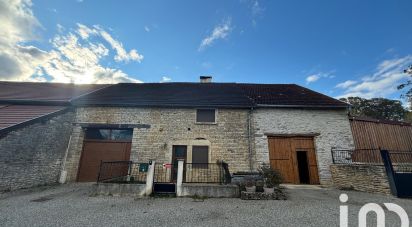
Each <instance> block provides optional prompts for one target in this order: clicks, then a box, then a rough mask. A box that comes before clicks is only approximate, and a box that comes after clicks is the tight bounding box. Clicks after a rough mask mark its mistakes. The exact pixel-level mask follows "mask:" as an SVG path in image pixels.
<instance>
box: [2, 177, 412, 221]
mask: <svg viewBox="0 0 412 227" xmlns="http://www.w3.org/2000/svg"><path fill="white" fill-rule="evenodd" d="M89 188H90V186H89V185H87V184H72V185H62V186H54V187H46V188H37V189H34V190H31V191H19V192H13V193H6V194H0V225H1V226H86V225H91V226H148V225H150V226H234V225H239V226H290V227H292V226H339V206H340V205H341V203H340V201H339V199H338V198H339V195H340V193H342V192H344V193H347V194H348V196H349V201H348V203H347V204H348V205H349V216H350V217H349V219H350V226H357V213H358V211H359V209H360V207H361V206H362V205H363V204H365V203H368V202H376V203H379V204H382V203H383V202H392V203H397V204H398V205H401V206H402V207H403V208H404V209H405V210H406V212H407V213H408V215H409V216H412V200H407V199H397V198H394V197H392V196H384V195H375V194H368V193H361V192H354V191H339V190H335V189H302V188H295V189H287V193H288V195H289V200H286V201H243V200H240V199H206V200H204V201H194V200H193V199H192V198H145V199H134V198H131V197H90V196H89ZM386 219H387V222H386V223H387V225H386V226H400V220H399V218H398V217H397V216H396V215H395V214H393V213H391V212H389V211H386ZM375 225H376V224H375ZM371 226H374V225H371Z"/></svg>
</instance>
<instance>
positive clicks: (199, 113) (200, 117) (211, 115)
mask: <svg viewBox="0 0 412 227" xmlns="http://www.w3.org/2000/svg"><path fill="white" fill-rule="evenodd" d="M215 112H216V110H215V109H198V110H196V122H198V123H215V122H216V113H215Z"/></svg>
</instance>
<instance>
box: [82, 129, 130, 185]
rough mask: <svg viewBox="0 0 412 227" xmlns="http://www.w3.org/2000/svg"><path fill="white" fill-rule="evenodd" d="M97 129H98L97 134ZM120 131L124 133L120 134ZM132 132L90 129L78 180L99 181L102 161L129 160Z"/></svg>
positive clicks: (87, 132)
mask: <svg viewBox="0 0 412 227" xmlns="http://www.w3.org/2000/svg"><path fill="white" fill-rule="evenodd" d="M96 130H98V131H97V136H96ZM99 130H100V131H99ZM119 131H121V132H119ZM98 133H100V134H102V135H99V134H98ZM119 133H121V134H122V135H121V136H118V134H119ZM131 134H132V132H131V131H129V132H128V131H125V130H111V129H88V130H87V131H86V136H85V137H86V138H85V140H84V143H83V150H82V154H81V158H80V163H79V170H78V175H77V181H79V182H92V181H97V177H98V174H99V168H100V163H101V161H129V160H130V150H131Z"/></svg>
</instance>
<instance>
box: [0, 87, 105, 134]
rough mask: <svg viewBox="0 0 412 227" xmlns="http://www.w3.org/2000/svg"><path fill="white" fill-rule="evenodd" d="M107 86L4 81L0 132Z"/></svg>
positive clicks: (58, 108)
mask: <svg viewBox="0 0 412 227" xmlns="http://www.w3.org/2000/svg"><path fill="white" fill-rule="evenodd" d="M106 86H108V85H100V84H98V85H96V84H89V85H74V84H62V83H31V82H0V133H3V132H5V131H8V130H9V129H10V128H14V127H15V126H21V125H23V124H26V123H29V122H31V121H33V120H36V119H39V118H43V117H45V116H50V115H51V114H53V113H56V112H59V111H62V110H64V109H65V108H67V106H68V105H70V101H71V100H72V99H73V98H76V97H79V96H81V95H85V94H88V93H90V92H92V91H95V90H98V89H101V88H103V87H106Z"/></svg>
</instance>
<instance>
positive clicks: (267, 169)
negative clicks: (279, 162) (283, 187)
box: [259, 164, 282, 188]
mask: <svg viewBox="0 0 412 227" xmlns="http://www.w3.org/2000/svg"><path fill="white" fill-rule="evenodd" d="M259 173H260V174H261V175H262V176H263V180H264V181H265V185H266V187H267V188H273V187H278V186H279V184H280V183H282V176H281V175H280V172H279V171H278V170H277V169H272V167H271V166H270V165H268V164H262V166H261V167H260V168H259Z"/></svg>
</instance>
